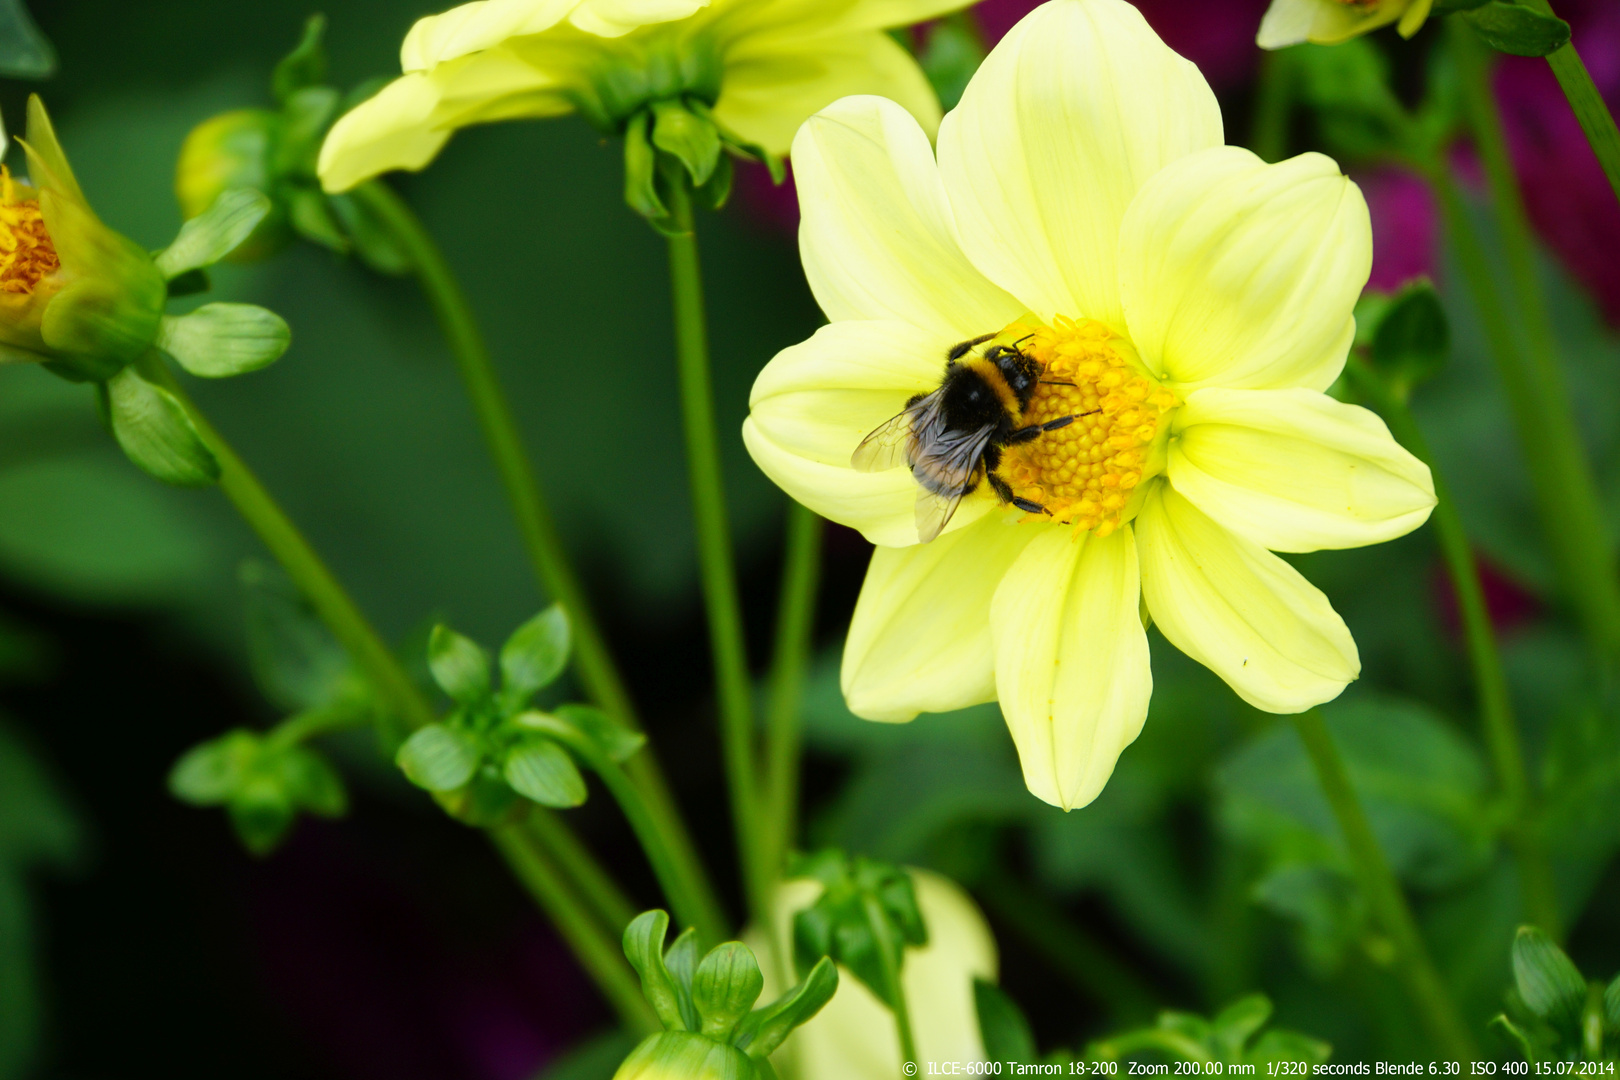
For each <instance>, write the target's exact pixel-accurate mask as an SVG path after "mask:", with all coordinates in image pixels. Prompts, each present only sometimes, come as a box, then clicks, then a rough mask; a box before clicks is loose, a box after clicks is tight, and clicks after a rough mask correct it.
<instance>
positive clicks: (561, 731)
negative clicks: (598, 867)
mask: <svg viewBox="0 0 1620 1080" xmlns="http://www.w3.org/2000/svg"><path fill="white" fill-rule="evenodd" d="M527 726H528V727H529V728H531V729H532V730H535V731H541V732H544V733H545V734H547V735H549V736H551V737H552V738H553V739H556V740H557V741H558V742H560V743H562V744H563V745H564V746H566V747H568V749H570V750H572V751H573V752H574V753H575V754H576V755H578V756H579V758H580V759H581V760H583V761H584V762H585V764H587V765H589V766H590V768H591V771H593V772H595V773H596V775H597V776H600V777H601V778H602V783H603V784H604V785H605V786H606V787H607V789H608V793H609V794H610V795H612V796H613V799H614V801H615V802H617V803H618V804H619V809H620V810H621V811H623V812H624V817H625V820H626V821H628V822H629V823H630V828H631V830H632V831H634V832H635V834H636V839H637V840H639V841H640V842H641V847H642V850H643V851H645V852H646V853H647V861H648V862H649V863H651V864H652V868H653V873H654V874H655V875H656V876H657V878H658V884H659V887H660V888H662V889H663V890H664V896H665V897H667V898H668V900H669V905H670V907H671V908H673V909H674V912H675V918H676V920H677V921H678V922H680V923H682V924H683V925H686V926H691V927H696V928H697V932H698V937H699V938H701V939H702V943H703V947H704V948H705V949H709V948H713V947H714V946H716V945H718V944H720V942H722V941H724V940H725V938H726V922H725V917H724V916H722V915H721V914H720V909H719V908H718V907H716V906H714V905H713V904H711V903H710V902H709V898H708V897H707V896H706V895H705V894H704V892H703V890H702V889H701V888H700V887H699V886H698V884H697V883H696V882H695V881H693V880H692V879H691V878H690V877H689V876H687V874H686V873H685V871H684V869H683V868H682V866H681V864H680V861H679V860H678V859H676V858H675V857H674V855H673V853H672V852H671V851H670V850H669V846H668V845H667V844H666V843H665V839H664V833H663V830H662V829H660V828H659V827H658V821H657V819H656V817H655V816H654V814H653V812H652V808H651V807H650V806H649V805H648V803H647V800H646V798H645V797H644V796H643V794H642V792H641V790H640V788H638V787H637V786H636V785H635V783H634V782H633V781H632V780H631V779H630V777H629V776H628V775H627V774H626V773H625V771H624V770H623V769H621V768H620V767H619V766H618V764H617V763H615V762H614V761H613V759H612V758H610V757H608V756H607V755H606V754H604V753H602V751H601V750H600V749H599V748H598V747H597V745H596V743H595V742H594V741H592V740H591V739H589V738H587V737H585V736H584V735H582V734H581V733H580V731H579V729H577V728H576V727H574V726H573V725H572V724H569V723H566V722H565V721H562V720H559V719H557V718H556V717H553V716H548V715H545V714H543V713H535V714H532V716H531V717H530V719H529V720H528V721H527ZM627 921H628V920H627Z"/></svg>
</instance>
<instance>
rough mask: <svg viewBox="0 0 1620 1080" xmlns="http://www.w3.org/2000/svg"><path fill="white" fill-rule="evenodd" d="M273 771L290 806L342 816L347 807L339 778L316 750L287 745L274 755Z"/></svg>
mask: <svg viewBox="0 0 1620 1080" xmlns="http://www.w3.org/2000/svg"><path fill="white" fill-rule="evenodd" d="M275 767H276V772H277V774H278V776H279V778H280V780H281V784H282V787H283V788H284V789H285V790H286V792H287V795H288V797H289V798H290V799H291V800H292V803H293V805H294V806H296V807H298V808H299V809H300V810H307V811H308V812H310V813H311V814H315V815H316V816H317V817H328V818H335V817H342V816H343V815H344V814H345V813H347V812H348V809H349V796H348V792H346V791H345V790H344V788H343V778H342V777H341V776H339V775H338V772H337V770H336V769H334V768H333V767H332V765H331V763H330V762H328V761H327V760H326V758H325V757H324V756H322V755H321V754H320V753H319V752H318V751H316V750H312V749H310V748H309V747H307V746H289V747H287V748H286V749H285V750H283V751H281V752H280V753H279V754H277V755H276V761H275Z"/></svg>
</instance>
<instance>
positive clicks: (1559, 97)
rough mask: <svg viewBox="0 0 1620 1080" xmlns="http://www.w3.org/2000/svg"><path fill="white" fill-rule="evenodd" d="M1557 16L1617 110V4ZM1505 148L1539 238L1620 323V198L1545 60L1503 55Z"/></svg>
mask: <svg viewBox="0 0 1620 1080" xmlns="http://www.w3.org/2000/svg"><path fill="white" fill-rule="evenodd" d="M1558 13H1559V14H1560V15H1562V16H1563V17H1564V18H1566V19H1568V20H1569V22H1570V25H1571V26H1572V27H1573V29H1574V32H1575V39H1574V40H1575V47H1576V48H1577V49H1579V50H1580V53H1581V59H1582V60H1584V61H1585V62H1586V66H1587V69H1588V70H1589V71H1590V72H1591V73H1592V81H1593V82H1595V83H1596V84H1597V87H1598V90H1599V92H1601V93H1602V94H1603V97H1604V99H1605V100H1606V101H1607V102H1608V104H1609V108H1610V109H1611V110H1613V109H1616V108H1617V107H1620V4H1616V3H1614V0H1566V2H1564V3H1560V4H1559V6H1558ZM1496 96H1497V99H1498V101H1499V102H1500V103H1501V107H1502V118H1503V123H1504V125H1505V127H1506V128H1507V138H1508V146H1509V149H1510V150H1511V152H1512V154H1513V163H1514V167H1515V168H1516V169H1517V170H1518V173H1519V180H1520V183H1521V185H1522V187H1523V188H1524V200H1525V206H1526V208H1527V209H1528V210H1529V212H1530V218H1531V220H1532V221H1533V222H1534V223H1535V227H1536V229H1537V231H1538V232H1540V234H1541V236H1542V239H1543V240H1544V241H1545V242H1546V243H1547V244H1548V246H1550V247H1551V248H1552V249H1553V250H1554V251H1555V252H1557V253H1558V255H1559V257H1560V258H1561V259H1562V260H1563V262H1564V264H1565V266H1567V267H1568V268H1569V270H1570V272H1571V273H1573V274H1574V275H1575V276H1576V277H1577V278H1579V279H1580V280H1581V281H1582V282H1584V283H1585V284H1586V286H1587V288H1589V289H1590V290H1591V291H1592V294H1593V296H1594V297H1595V298H1596V299H1597V301H1598V303H1599V304H1600V305H1601V306H1602V308H1603V311H1604V314H1605V315H1606V317H1607V318H1608V320H1609V322H1610V323H1613V324H1617V325H1620V260H1617V259H1616V258H1615V252H1616V251H1620V202H1616V200H1615V196H1614V189H1612V188H1611V187H1610V186H1609V181H1608V179H1607V178H1606V177H1605V176H1604V175H1603V168H1602V166H1600V165H1599V164H1598V161H1597V157H1596V155H1594V154H1593V153H1592V148H1591V147H1590V146H1588V145H1587V142H1586V136H1585V135H1584V134H1582V132H1581V128H1580V125H1579V124H1578V123H1577V122H1576V120H1575V116H1574V114H1573V113H1572V112H1571V111H1570V108H1569V103H1568V102H1567V101H1565V100H1564V95H1563V92H1562V91H1560V90H1559V88H1558V83H1557V82H1556V81H1555V80H1554V79H1553V75H1552V72H1551V71H1550V70H1548V68H1547V64H1546V63H1545V62H1544V61H1542V60H1531V59H1525V58H1520V57H1512V56H1509V57H1504V58H1503V59H1502V64H1501V67H1500V68H1499V69H1498V70H1497V75H1496Z"/></svg>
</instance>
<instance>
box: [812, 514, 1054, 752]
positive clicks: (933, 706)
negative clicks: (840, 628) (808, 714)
mask: <svg viewBox="0 0 1620 1080" xmlns="http://www.w3.org/2000/svg"><path fill="white" fill-rule="evenodd" d="M1043 531H1045V530H1044V528H1042V527H1036V526H1023V525H1017V524H1011V523H1008V522H1007V521H1005V520H1003V518H1002V517H1001V516H1000V515H992V516H989V517H985V518H983V519H981V520H980V521H979V522H977V523H976V524H974V525H973V526H971V527H970V528H965V529H960V530H958V531H956V532H949V533H945V534H944V535H943V536H940V537H939V538H938V539H937V540H934V541H932V542H930V543H927V544H913V545H912V546H911V547H905V548H887V547H880V548H878V549H877V550H876V551H875V552H873V553H872V565H871V566H870V567H868V568H867V571H866V583H865V584H864V585H862V586H861V598H860V600H859V601H857V602H856V604H855V617H854V618H853V619H852V620H851V621H850V625H849V637H848V638H847V639H846V640H845V642H844V667H843V687H844V698H845V700H846V701H847V702H848V703H849V709H850V711H851V712H853V713H854V714H855V715H856V716H861V717H865V718H866V719H868V720H885V721H904V720H910V719H912V718H913V717H915V716H916V715H917V714H918V713H922V712H950V711H951V710H953V709H962V708H966V707H967V706H969V705H977V704H979V703H981V702H985V701H991V700H993V699H994V698H995V696H996V676H995V665H994V657H995V652H994V650H993V648H992V643H991V635H990V601H991V598H992V597H993V596H995V595H996V588H997V586H998V585H999V584H1000V583H1001V579H1002V576H1003V575H1004V574H1005V573H1006V572H1007V569H1008V568H1009V567H1011V566H1012V565H1013V562H1014V561H1015V560H1016V559H1017V558H1018V556H1019V554H1020V553H1021V552H1022V551H1023V550H1024V549H1025V547H1026V546H1028V545H1029V543H1030V542H1031V541H1032V540H1033V539H1034V538H1035V537H1037V536H1038V535H1040V533H1041V532H1043Z"/></svg>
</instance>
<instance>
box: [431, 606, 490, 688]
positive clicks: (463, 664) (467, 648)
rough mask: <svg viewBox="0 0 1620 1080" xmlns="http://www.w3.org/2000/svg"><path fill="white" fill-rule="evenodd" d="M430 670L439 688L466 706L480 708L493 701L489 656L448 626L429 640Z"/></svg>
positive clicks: (439, 628) (470, 640)
mask: <svg viewBox="0 0 1620 1080" xmlns="http://www.w3.org/2000/svg"><path fill="white" fill-rule="evenodd" d="M428 667H429V669H431V670H432V672H433V681H434V682H436V683H438V684H439V688H440V689H442V690H443V691H444V692H445V693H446V694H449V695H450V696H451V697H452V698H454V699H455V700H456V701H459V702H460V703H461V704H463V705H476V704H479V703H481V702H483V701H484V700H485V699H486V698H488V697H489V671H490V669H489V654H488V653H486V652H485V651H484V650H483V649H482V648H481V647H479V645H478V643H477V642H475V641H473V640H472V639H471V638H468V637H463V636H462V635H461V634H458V633H456V632H455V631H454V630H452V629H450V628H449V627H448V626H444V625H440V626H435V627H434V628H433V636H432V637H430V638H429V639H428Z"/></svg>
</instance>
